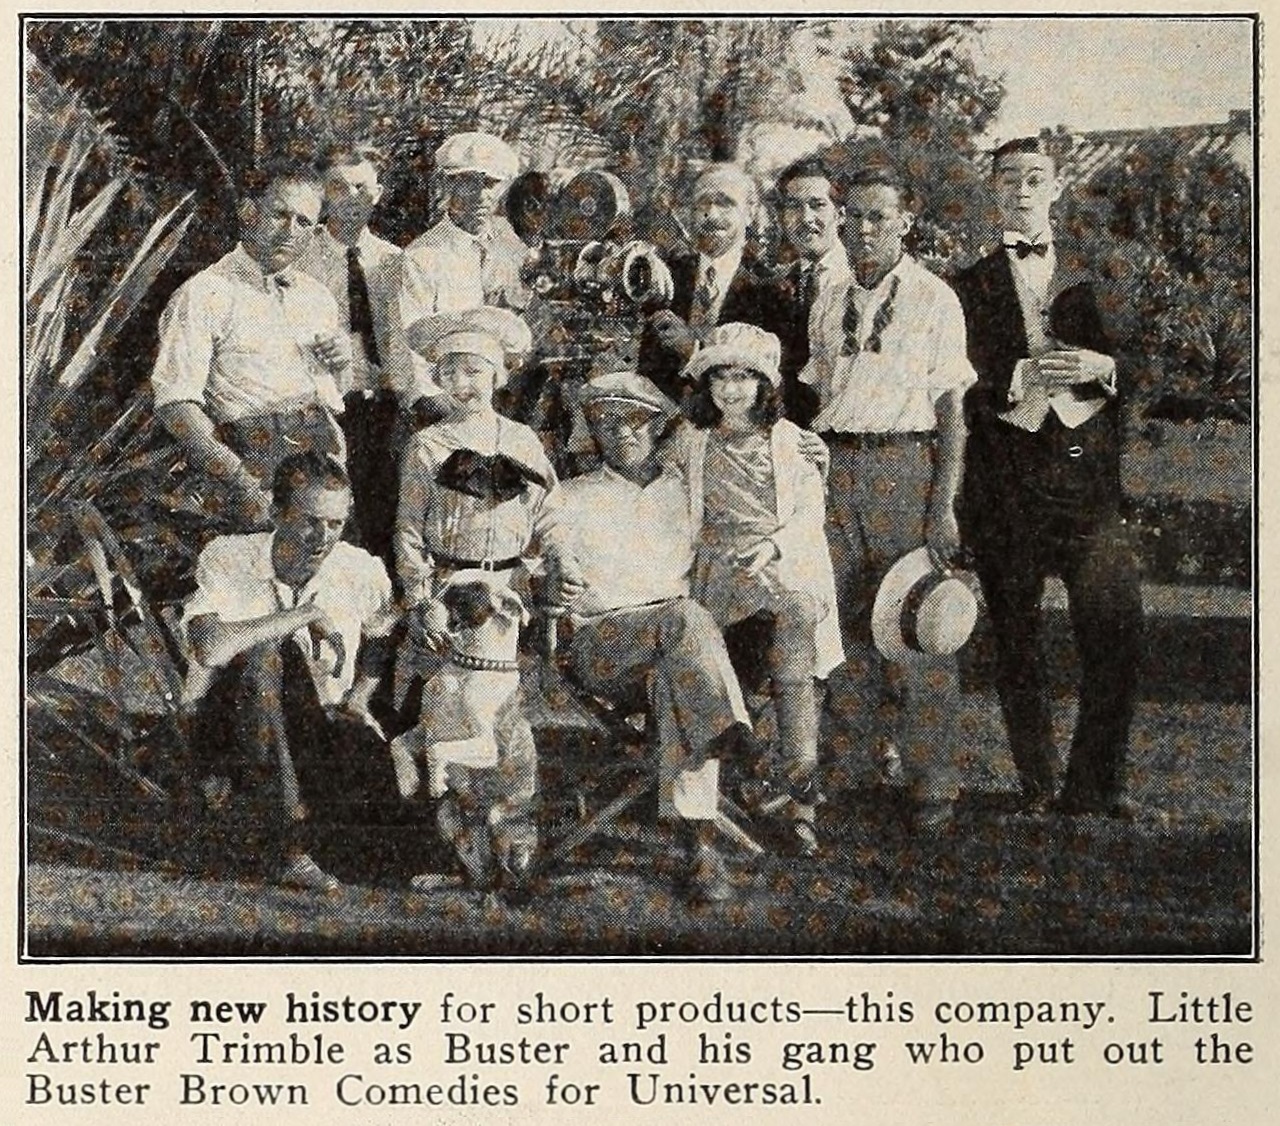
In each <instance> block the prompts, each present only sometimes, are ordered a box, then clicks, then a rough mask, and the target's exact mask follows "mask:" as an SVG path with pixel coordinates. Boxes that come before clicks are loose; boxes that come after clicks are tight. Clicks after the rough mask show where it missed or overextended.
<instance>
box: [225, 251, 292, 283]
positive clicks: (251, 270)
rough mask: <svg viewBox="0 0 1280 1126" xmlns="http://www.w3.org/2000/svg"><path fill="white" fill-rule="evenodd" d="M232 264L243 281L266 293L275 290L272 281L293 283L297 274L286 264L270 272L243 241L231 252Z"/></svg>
mask: <svg viewBox="0 0 1280 1126" xmlns="http://www.w3.org/2000/svg"><path fill="white" fill-rule="evenodd" d="M231 264H232V268H233V269H234V270H235V272H236V274H237V275H239V277H240V278H241V280H242V281H244V282H247V283H248V284H249V285H252V286H254V287H255V288H257V289H261V290H263V291H264V292H266V293H271V292H273V291H274V289H275V286H273V285H272V282H277V283H278V284H283V285H286V286H287V285H292V284H293V281H294V278H295V277H296V276H297V274H296V272H295V271H294V269H293V267H292V266H286V267H285V268H284V269H283V270H277V271H276V272H275V273H274V274H268V273H267V272H266V271H265V270H264V269H263V268H262V267H261V266H260V265H259V264H258V261H257V259H256V258H254V256H253V255H252V254H250V253H249V252H248V251H247V250H246V249H245V248H244V243H242V242H238V243H236V248H235V250H233V251H232V252H231Z"/></svg>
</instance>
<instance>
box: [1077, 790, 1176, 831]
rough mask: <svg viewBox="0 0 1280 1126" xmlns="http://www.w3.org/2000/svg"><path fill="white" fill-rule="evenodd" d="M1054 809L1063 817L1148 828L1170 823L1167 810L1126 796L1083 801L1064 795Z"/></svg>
mask: <svg viewBox="0 0 1280 1126" xmlns="http://www.w3.org/2000/svg"><path fill="white" fill-rule="evenodd" d="M1056 808H1057V811H1058V812H1059V813H1061V814H1063V816H1065V817H1108V818H1110V819H1111V820H1113V821H1125V822H1128V823H1129V824H1131V825H1143V826H1146V827H1148V828H1166V827H1168V825H1169V823H1170V821H1171V818H1170V816H1169V812H1168V811H1167V810H1164V809H1160V808H1158V807H1156V806H1150V805H1143V804H1142V803H1141V802H1139V801H1135V800H1134V799H1133V798H1131V797H1129V796H1128V795H1127V794H1120V795H1118V796H1117V797H1113V798H1085V799H1082V798H1075V797H1072V796H1070V795H1064V796H1063V797H1061V798H1059V799H1058V803H1057V807H1056Z"/></svg>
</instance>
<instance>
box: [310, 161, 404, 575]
mask: <svg viewBox="0 0 1280 1126" xmlns="http://www.w3.org/2000/svg"><path fill="white" fill-rule="evenodd" d="M381 167H382V157H381V154H380V153H379V152H378V151H377V150H376V149H373V148H372V147H370V146H367V145H348V146H345V147H340V148H336V149H333V150H331V151H330V152H329V153H328V155H327V157H326V160H325V165H324V169H323V176H324V180H323V183H324V223H323V225H322V226H321V227H320V229H319V230H318V231H317V232H316V235H315V237H314V238H313V239H312V240H311V243H310V245H309V246H308V247H307V249H306V250H305V251H303V253H302V256H301V258H299V260H298V268H299V269H301V270H303V271H305V272H306V273H308V274H310V275H311V276H312V277H314V278H315V279H316V280H317V281H320V282H323V283H324V285H325V286H326V288H328V290H329V292H330V293H332V294H333V298H334V300H335V301H336V302H337V305H338V316H339V320H340V323H341V324H342V325H343V326H344V327H345V328H346V329H347V330H348V335H349V339H350V345H351V357H352V363H351V369H350V373H349V378H348V379H347V380H346V384H345V387H344V388H343V389H344V391H345V394H344V402H345V409H344V410H343V412H342V431H343V434H344V435H345V437H346V442H347V468H348V472H349V473H350V475H351V493H352V517H353V521H352V522H353V524H354V529H353V530H354V533H355V542H356V543H358V544H359V545H360V546H361V547H363V548H366V549H367V550H369V551H371V552H373V554H375V555H377V556H379V557H380V558H381V559H382V560H383V561H384V562H387V563H388V564H389V563H390V559H391V535H392V528H393V526H394V523H395V497H396V489H397V481H396V462H397V460H398V458H397V453H396V451H394V450H393V449H392V441H393V434H394V431H395V422H396V396H395V392H394V391H393V390H392V389H391V387H390V386H389V385H388V384H387V382H386V378H385V375H384V365H383V356H384V355H385V354H387V351H388V347H389V342H388V339H387V305H388V302H389V301H390V300H391V291H392V289H393V287H394V286H395V284H396V281H397V277H398V273H397V271H398V269H399V266H398V259H399V257H400V248H399V247H398V246H396V245H395V244H394V243H391V242H388V241H387V240H386V239H384V238H379V237H378V236H377V235H375V234H374V233H373V232H372V231H371V230H370V229H369V220H370V219H371V218H372V216H373V213H374V211H375V209H376V208H377V206H378V201H379V200H380V199H381V198H382V183H381V180H380V173H381Z"/></svg>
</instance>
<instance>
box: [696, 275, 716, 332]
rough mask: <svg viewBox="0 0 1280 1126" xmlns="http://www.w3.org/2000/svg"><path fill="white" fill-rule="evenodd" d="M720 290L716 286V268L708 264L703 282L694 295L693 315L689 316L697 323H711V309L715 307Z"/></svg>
mask: <svg viewBox="0 0 1280 1126" xmlns="http://www.w3.org/2000/svg"><path fill="white" fill-rule="evenodd" d="M717 295H718V290H717V288H716V268H715V267H714V266H708V267H707V272H706V273H705V274H703V275H702V284H701V285H700V286H698V289H697V291H696V292H695V293H694V295H693V315H692V316H691V317H690V318H689V320H690V322H691V323H692V324H695V325H706V324H710V323H711V310H712V309H713V308H715V304H716V297H717Z"/></svg>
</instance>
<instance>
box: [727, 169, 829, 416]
mask: <svg viewBox="0 0 1280 1126" xmlns="http://www.w3.org/2000/svg"><path fill="white" fill-rule="evenodd" d="M775 195H776V199H777V208H778V225H779V226H780V227H781V229H782V235H783V237H784V238H785V239H786V242H787V245H788V246H789V248H790V249H791V251H792V252H793V253H794V255H795V259H794V261H792V262H791V263H790V264H789V265H787V266H786V267H784V268H783V269H782V270H780V271H779V272H778V273H777V274H775V275H774V276H773V277H771V278H770V279H769V280H768V281H767V282H766V283H765V284H764V285H763V286H762V287H761V289H760V307H759V309H758V310H757V311H756V312H755V313H754V314H753V315H752V316H750V317H747V318H745V319H746V320H747V321H748V323H750V324H756V325H759V326H760V327H761V328H763V329H764V330H765V331H766V332H771V333H773V334H774V335H775V336H776V337H777V338H778V340H779V342H780V343H781V344H782V363H781V365H780V370H781V372H782V402H783V407H784V409H785V411H786V415H787V418H789V419H790V420H791V421H792V422H794V423H795V424H796V425H797V426H805V427H807V426H808V425H809V423H811V422H812V421H813V419H814V416H815V415H817V413H818V408H819V402H818V393H817V391H816V390H815V389H814V388H813V387H810V386H809V385H808V384H806V383H801V382H800V372H801V370H802V369H803V368H804V365H805V364H806V363H808V361H809V312H810V310H811V309H812V308H813V303H814V302H815V301H816V300H817V299H818V297H819V296H820V295H821V294H823V293H825V292H826V291H827V290H828V289H830V288H831V287H832V286H834V285H839V284H841V283H842V282H845V281H848V279H849V256H848V253H847V252H846V251H845V247H844V243H843V242H841V240H840V224H841V223H842V222H843V219H844V208H843V206H842V205H841V203H840V201H839V200H838V198H837V189H836V186H835V181H834V178H833V176H832V174H831V172H830V170H829V169H828V168H827V165H826V163H825V162H824V161H823V160H822V159H821V158H820V157H816V156H809V157H803V158H801V159H800V160H797V161H794V162H793V163H791V164H790V165H788V166H787V167H786V168H785V169H783V171H782V174H781V175H780V176H779V177H778V181H777V185H776V189H775Z"/></svg>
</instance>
